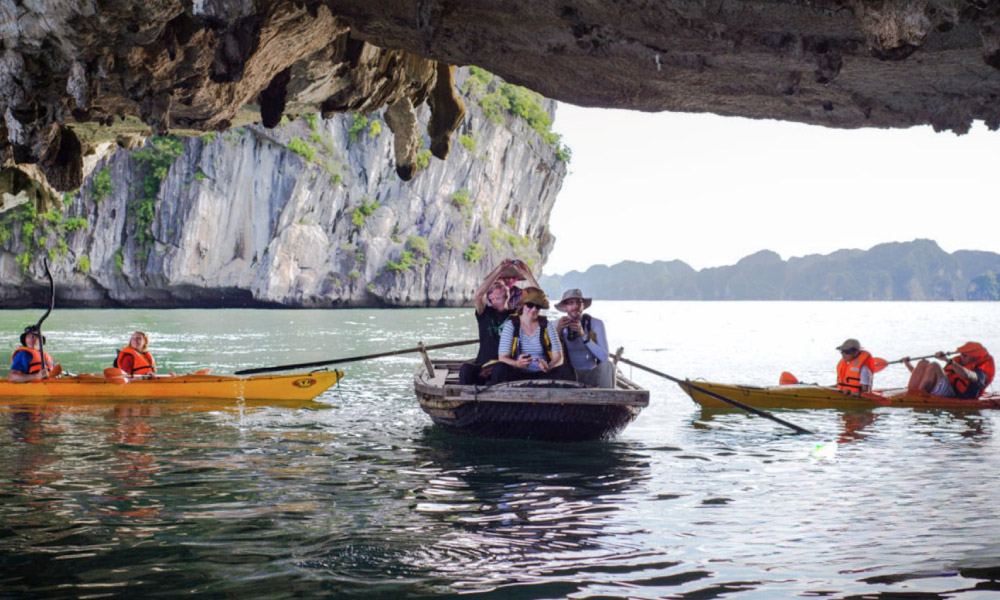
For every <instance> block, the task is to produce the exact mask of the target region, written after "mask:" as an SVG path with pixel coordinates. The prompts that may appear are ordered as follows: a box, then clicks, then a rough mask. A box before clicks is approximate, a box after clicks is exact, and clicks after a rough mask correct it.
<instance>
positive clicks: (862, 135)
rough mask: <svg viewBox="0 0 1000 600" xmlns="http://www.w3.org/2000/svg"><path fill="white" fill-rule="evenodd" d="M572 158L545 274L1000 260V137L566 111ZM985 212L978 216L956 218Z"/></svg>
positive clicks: (562, 117)
mask: <svg viewBox="0 0 1000 600" xmlns="http://www.w3.org/2000/svg"><path fill="white" fill-rule="evenodd" d="M553 130H554V131H556V132H557V133H559V134H562V136H563V141H564V142H565V143H566V144H567V145H568V146H569V147H570V148H571V149H572V151H573V159H572V162H571V163H570V165H569V175H568V176H567V177H566V180H565V182H564V184H563V188H562V191H561V192H560V194H559V199H558V200H557V201H556V205H555V208H554V209H553V211H552V219H551V228H552V233H553V234H554V235H555V236H556V245H555V249H554V250H553V252H552V254H551V256H550V258H549V261H548V262H547V263H546V265H545V269H544V272H545V273H546V274H557V273H565V272H567V271H571V270H580V271H582V270H585V269H587V268H588V267H589V266H591V265H594V264H607V265H612V264H615V263H618V262H621V261H623V260H637V261H642V262H652V261H654V260H672V259H680V260H683V261H684V262H686V263H688V264H689V265H691V266H692V267H694V268H696V269H701V268H704V267H711V266H718V265H726V264H733V263H735V262H736V261H737V260H739V259H740V258H742V257H744V256H746V255H748V254H752V253H754V252H756V251H758V250H761V249H765V248H767V249H770V250H774V251H775V252H777V253H778V254H780V255H781V257H782V258H784V259H786V260H787V259H788V258H789V257H792V256H804V255H806V254H815V253H820V254H827V253H829V252H833V251H834V250H838V249H840V248H861V249H868V248H870V247H872V246H874V245H876V244H880V243H883V242H892V241H909V240H913V239H915V238H929V239H933V240H935V241H937V243H938V244H939V245H940V246H941V247H942V248H943V249H944V250H945V251H947V252H954V251H955V250H960V249H975V250H990V251H993V252H1000V235H998V231H997V228H998V226H1000V202H998V200H1000V191H998V187H1000V182H998V178H997V174H998V173H1000V132H991V131H989V130H987V129H986V127H985V126H984V125H982V123H977V126H976V127H975V128H973V130H972V131H971V132H970V133H968V134H966V135H963V136H956V135H955V134H954V133H950V132H947V133H935V132H934V131H933V129H931V128H930V127H917V128H912V129H904V130H899V129H896V130H888V129H856V130H842V129H828V128H824V127H815V126H808V125H801V124H797V123H784V122H778V121H753V120H749V119H736V118H724V117H718V116H715V115H689V114H677V113H657V114H650V113H639V112H633V111H622V110H606V109H593V108H579V107H576V106H572V105H568V104H560V105H559V108H558V109H557V111H556V120H555V123H554V125H553ZM959 203H966V204H968V205H969V206H978V208H979V212H978V216H975V215H973V214H972V213H969V216H967V217H963V216H961V215H960V214H958V212H957V211H955V210H954V209H952V208H950V207H953V206H956V205H958V204H959Z"/></svg>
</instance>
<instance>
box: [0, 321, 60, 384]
mask: <svg viewBox="0 0 1000 600" xmlns="http://www.w3.org/2000/svg"><path fill="white" fill-rule="evenodd" d="M39 342H41V343H42V344H44V343H45V337H44V336H42V337H39V335H38V327H36V326H35V325H29V326H28V327H25V328H24V333H22V334H21V346H20V347H19V348H18V349H17V350H15V351H14V354H13V355H11V357H10V376H9V378H8V380H9V381H10V382H11V383H25V382H28V381H40V380H42V379H48V377H49V372H50V371H52V370H54V369H55V364H54V363H53V362H52V357H51V356H49V353H48V352H46V353H45V362H44V364H43V363H42V354H41V352H40V348H39V346H40V344H39Z"/></svg>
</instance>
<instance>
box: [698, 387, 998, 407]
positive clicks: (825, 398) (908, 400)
mask: <svg viewBox="0 0 1000 600" xmlns="http://www.w3.org/2000/svg"><path fill="white" fill-rule="evenodd" d="M679 385H680V387H681V389H683V390H684V391H685V392H687V394H688V395H689V396H691V399H692V400H694V401H695V402H697V403H698V404H700V405H701V406H702V407H704V408H711V409H732V405H730V404H727V403H725V402H723V401H722V400H719V399H718V398H713V397H712V396H710V395H708V394H706V393H704V392H703V391H701V390H705V391H708V392H713V393H715V394H718V395H720V396H723V397H725V398H728V399H730V400H735V401H737V402H740V403H741V404H746V405H747V406H752V407H753V408H757V409H761V410H768V409H782V408H836V409H842V410H843V409H852V408H857V409H864V408H873V407H877V406H908V407H923V408H946V409H947V408H950V409H961V410H976V409H980V408H1000V396H998V395H996V394H990V395H987V396H983V397H982V398H978V399H962V398H945V397H942V396H934V395H932V394H927V393H924V392H915V391H912V390H908V389H906V388H901V389H887V390H876V391H875V392H872V393H869V394H862V395H861V396H854V395H851V394H846V393H844V392H841V391H840V390H838V389H837V388H834V387H826V386H821V385H809V384H796V385H776V386H767V387H755V386H749V385H729V384H725V383H711V382H707V381H685V382H683V383H681V384H679ZM697 388H700V389H697Z"/></svg>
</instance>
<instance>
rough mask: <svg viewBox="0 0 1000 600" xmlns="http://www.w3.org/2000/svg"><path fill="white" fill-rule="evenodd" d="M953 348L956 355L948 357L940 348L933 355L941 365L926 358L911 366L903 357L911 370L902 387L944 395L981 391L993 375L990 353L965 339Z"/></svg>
mask: <svg viewBox="0 0 1000 600" xmlns="http://www.w3.org/2000/svg"><path fill="white" fill-rule="evenodd" d="M956 352H958V356H956V357H955V358H951V359H950V358H948V355H946V354H945V353H944V352H938V353H937V354H935V355H934V357H935V358H937V359H939V360H943V361H945V365H944V368H941V365H939V364H937V363H934V362H930V361H927V360H921V361H920V362H918V363H917V366H916V367H914V366H913V365H911V364H910V358H909V357H906V358H904V359H903V364H904V365H906V368H907V369H909V370H910V373H911V374H910V382H909V383H908V384H907V386H906V387H908V388H909V389H911V390H915V391H922V392H928V393H930V394H934V395H935V396H943V397H946V398H967V399H968V398H978V397H980V396H982V395H983V394H985V393H986V388H987V387H989V385H990V383H992V382H993V376H994V375H996V365H995V364H994V362H993V357H992V356H990V353H989V352H987V351H986V348H984V347H983V345H982V344H980V343H979V342H966V343H965V344H963V345H962V346H961V347H960V348H959V349H958V350H956Z"/></svg>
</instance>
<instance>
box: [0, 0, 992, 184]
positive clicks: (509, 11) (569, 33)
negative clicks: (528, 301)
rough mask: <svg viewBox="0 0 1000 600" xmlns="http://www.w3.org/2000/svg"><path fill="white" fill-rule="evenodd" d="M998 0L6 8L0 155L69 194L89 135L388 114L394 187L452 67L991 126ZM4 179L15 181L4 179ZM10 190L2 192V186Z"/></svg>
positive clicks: (807, 110)
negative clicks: (424, 114)
mask: <svg viewBox="0 0 1000 600" xmlns="http://www.w3.org/2000/svg"><path fill="white" fill-rule="evenodd" d="M998 5H1000V3H998V2H986V1H981V2H977V1H974V0H937V1H931V0H927V1H919V0H918V1H906V2H904V1H898V0H884V1H883V0H845V1H822V0H819V1H794V0H772V1H752V0H748V1H742V0H732V1H725V0H722V1H698V2H694V1H688V2H684V1H666V0H665V1H618V2H613V1H611V0H558V1H557V0H422V1H402V0H367V1H365V2H357V1H353V0H324V1H301V2H290V1H279V0H257V1H251V0H195V1H194V2H191V1H189V0H184V1H181V0H144V1H142V2H132V1H126V0H99V1H95V0H79V1H69V0H34V1H31V2H25V1H19V0H0V44H2V48H3V50H2V54H0V90H2V97H3V99H4V106H3V107H2V109H3V113H2V116H3V118H2V120H0V139H2V140H3V142H2V145H0V157H2V160H3V166H4V167H5V168H12V167H15V166H19V165H28V164H31V165H35V166H36V168H37V169H39V170H40V171H41V172H42V173H44V174H45V177H46V178H47V179H48V183H49V184H50V185H52V186H54V187H55V188H56V189H59V190H72V189H75V188H76V187H78V186H79V185H80V183H81V181H82V176H83V173H82V165H83V161H82V156H83V155H84V154H86V153H87V152H88V151H89V147H90V146H91V145H93V144H94V140H95V139H97V138H99V137H100V135H101V134H102V133H103V134H104V135H105V137H111V138H112V139H113V138H114V136H116V135H117V136H119V138H120V137H121V136H123V135H124V133H125V132H127V130H128V127H127V125H128V124H130V123H132V124H138V125H139V126H140V127H141V128H144V129H145V131H147V132H153V133H167V132H173V133H180V134H189V135H190V134H196V133H198V132H204V131H216V130H222V129H225V128H227V127H231V126H233V125H238V124H242V123H246V122H250V121H258V122H262V123H263V124H264V125H266V126H273V125H275V124H277V123H278V121H279V120H280V118H281V117H282V115H285V114H290V115H295V114H302V113H306V112H311V113H315V112H319V113H322V114H324V115H326V116H329V115H331V114H333V113H337V112H370V111H373V110H377V109H380V108H383V107H387V114H386V121H387V124H388V125H389V127H390V129H392V131H393V134H394V141H395V153H396V162H397V170H398V171H399V173H400V175H401V176H402V177H403V178H404V179H405V178H408V177H409V176H411V175H412V173H413V171H412V165H413V162H414V160H415V155H416V152H417V150H418V149H419V147H420V137H421V135H422V133H423V132H419V131H417V129H416V119H415V117H414V109H415V107H418V106H419V105H420V104H422V103H425V102H426V103H428V104H429V105H430V108H431V111H432V119H431V123H430V125H429V129H430V131H428V132H427V134H428V135H429V136H430V138H431V149H432V151H433V152H434V154H435V155H436V156H438V157H439V158H444V157H445V156H446V155H447V153H448V144H449V139H450V135H451V132H452V131H453V130H454V129H455V127H456V126H457V125H458V124H459V123H460V122H461V119H462V116H463V114H464V107H463V106H462V104H461V101H460V100H459V99H458V98H456V96H455V94H454V93H453V89H452V88H453V84H452V79H451V74H452V71H453V70H452V68H451V67H452V66H454V65H478V66H481V67H483V68H485V69H487V70H489V71H492V72H494V73H496V74H498V75H500V76H501V77H503V78H504V79H506V80H507V81H510V82H513V83H517V84H520V85H524V86H526V87H529V88H531V89H533V90H535V91H537V92H540V93H541V94H543V95H545V96H547V97H549V98H553V99H556V100H559V101H563V102H569V103H573V104H577V105H581V106H593V107H609V108H625V109H635V110H642V111H679V112H709V113H715V114H719V115H727V116H742V117H749V118H767V119H779V120H785V121H796V122H800V123H810V124H814V125H822V126H827V127H840V128H859V127H909V126H914V125H925V124H929V125H931V126H933V127H934V128H935V129H936V130H938V131H953V132H955V133H959V134H961V133H964V132H966V131H968V130H969V128H970V126H971V124H972V122H973V121H975V120H982V121H985V122H986V124H987V126H988V127H990V128H991V129H994V130H995V129H997V127H998V126H1000V7H998ZM8 179H9V180H10V181H15V180H17V179H18V178H8ZM4 191H14V190H4Z"/></svg>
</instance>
